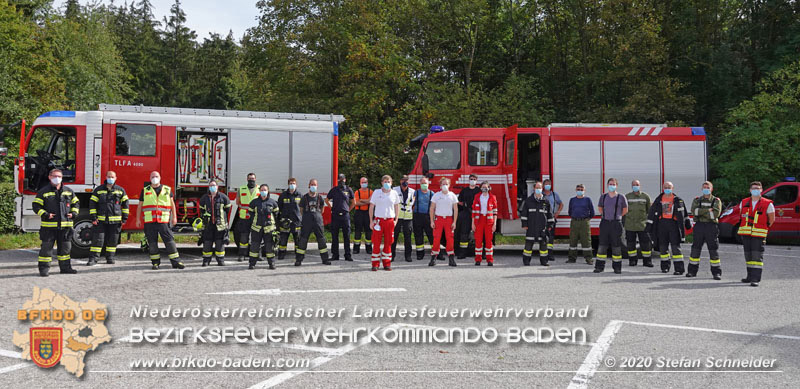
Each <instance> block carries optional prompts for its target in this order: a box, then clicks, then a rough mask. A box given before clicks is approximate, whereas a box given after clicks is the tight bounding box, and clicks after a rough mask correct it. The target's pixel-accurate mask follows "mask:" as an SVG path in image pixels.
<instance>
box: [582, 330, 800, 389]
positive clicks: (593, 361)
mask: <svg viewBox="0 0 800 389" xmlns="http://www.w3.org/2000/svg"><path fill="white" fill-rule="evenodd" d="M623 324H628V325H636V326H645V327H657V328H670V329H678V330H689V331H701V332H712V333H718V334H730V335H743V336H754V337H763V338H773V339H789V340H800V336H792V335H780V334H764V333H758V332H747V331H735V330H723V329H716V328H703V327H692V326H682V325H674V324H661V323H647V322H638V321H625V320H611V321H609V322H608V324H606V327H605V328H604V329H603V332H602V333H601V334H600V337H599V338H597V342H595V345H594V346H593V347H592V349H591V350H589V354H587V355H586V359H584V361H583V363H582V364H581V366H580V367H579V368H578V371H577V372H576V373H575V376H574V377H572V381H571V382H570V384H569V388H570V389H585V388H587V387H588V384H589V380H591V379H592V377H594V375H595V374H596V373H619V372H623V371H621V370H603V371H598V370H597V369H598V368H599V367H600V366H601V364H602V361H603V358H604V357H605V354H606V352H607V351H608V348H609V347H611V343H612V342H613V341H614V338H615V337H616V336H617V333H618V332H619V330H620V328H622V325H623ZM626 372H629V373H644V374H650V373H679V372H683V371H670V370H658V371H639V370H630V371H626ZM685 372H687V373H782V372H783V371H782V370H764V371H750V370H727V371H717V370H694V371H685Z"/></svg>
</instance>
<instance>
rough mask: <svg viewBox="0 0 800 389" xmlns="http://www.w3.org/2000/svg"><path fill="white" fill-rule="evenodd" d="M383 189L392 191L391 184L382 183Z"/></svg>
mask: <svg viewBox="0 0 800 389" xmlns="http://www.w3.org/2000/svg"><path fill="white" fill-rule="evenodd" d="M383 189H392V184H391V183H390V182H384V183H383Z"/></svg>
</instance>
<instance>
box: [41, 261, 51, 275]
mask: <svg viewBox="0 0 800 389" xmlns="http://www.w3.org/2000/svg"><path fill="white" fill-rule="evenodd" d="M49 273H50V262H39V276H40V277H47V276H48V274H49Z"/></svg>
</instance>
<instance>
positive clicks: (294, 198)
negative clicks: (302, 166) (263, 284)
mask: <svg viewBox="0 0 800 389" xmlns="http://www.w3.org/2000/svg"><path fill="white" fill-rule="evenodd" d="M288 184H289V188H288V189H286V190H285V191H283V193H281V195H280V196H278V208H279V210H280V211H279V214H280V217H279V218H278V220H280V221H279V222H278V225H279V226H280V227H279V230H280V240H279V241H278V259H283V258H285V257H286V245H287V244H288V243H289V234H291V235H292V240H293V241H294V244H295V245H297V242H298V241H299V240H298V234H299V233H300V199H301V198H302V197H303V196H302V195H301V194H300V192H298V191H297V179H295V178H290V179H289V182H288Z"/></svg>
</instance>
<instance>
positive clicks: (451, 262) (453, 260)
mask: <svg viewBox="0 0 800 389" xmlns="http://www.w3.org/2000/svg"><path fill="white" fill-rule="evenodd" d="M464 258H466V257H464ZM448 262H449V263H448V265H450V266H456V256H455V255H450V256H449V261H448Z"/></svg>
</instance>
